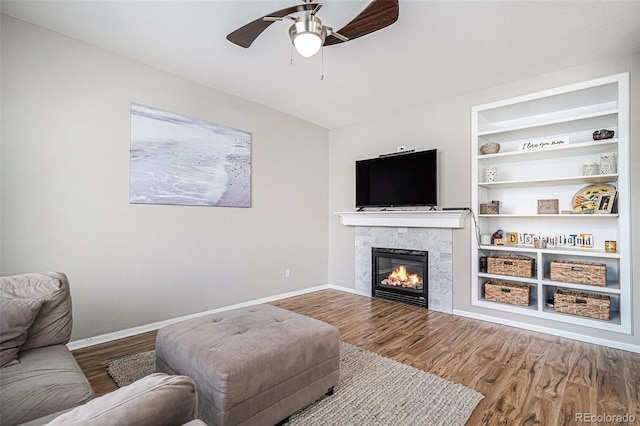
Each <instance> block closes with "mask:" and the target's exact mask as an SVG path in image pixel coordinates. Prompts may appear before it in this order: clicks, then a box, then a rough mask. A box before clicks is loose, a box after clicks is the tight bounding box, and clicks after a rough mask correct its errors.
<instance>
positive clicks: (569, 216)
mask: <svg viewBox="0 0 640 426" xmlns="http://www.w3.org/2000/svg"><path fill="white" fill-rule="evenodd" d="M478 217H482V218H497V219H507V218H544V219H567V220H575V219H577V220H587V219H596V220H600V219H602V220H607V219H617V218H618V214H617V213H611V214H577V213H576V214H573V213H571V214H479V215H478Z"/></svg>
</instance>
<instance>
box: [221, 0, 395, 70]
mask: <svg viewBox="0 0 640 426" xmlns="http://www.w3.org/2000/svg"><path fill="white" fill-rule="evenodd" d="M302 1H303V4H300V5H297V6H292V7H288V8H286V9H282V10H278V11H276V12H273V13H270V14H268V15H266V16H263V17H262V18H258V19H256V20H255V21H252V22H249V23H248V24H246V25H244V26H242V27H240V28H238V29H237V30H235V31H234V32H232V33H230V34H229V35H227V40H229V41H230V42H232V43H235V44H237V45H238V46H241V47H244V48H248V47H249V46H251V44H252V43H253V42H254V41H255V40H256V38H258V36H259V35H260V34H262V32H263V31H264V30H266V29H267V28H268V27H269V25H271V24H272V23H274V22H276V21H282V20H285V19H290V20H292V21H293V25H292V26H291V27H290V28H289V36H290V37H291V42H292V43H293V45H294V46H295V48H296V50H297V51H298V53H300V54H301V55H302V56H304V57H307V58H308V57H310V56H313V55H314V54H316V53H317V52H318V50H320V47H321V46H330V45H333V44H338V43H343V42H345V41H349V40H353V39H356V38H358V37H362V36H365V35H367V34H370V33H372V32H374V31H378V30H380V29H382V28H385V27H387V26H389V25H391V24H393V23H394V22H396V21H397V20H398V13H399V9H400V7H399V4H398V0H373V1H372V2H371V3H369V4H368V5H367V7H366V8H364V10H363V11H362V12H360V14H359V15H358V16H356V17H355V18H353V19H352V20H351V22H349V23H348V24H347V25H345V26H344V27H342V28H341V29H340V30H338V31H335V30H334V29H333V28H331V27H328V26H326V25H323V24H322V21H320V19H319V18H318V17H317V16H316V13H317V12H318V11H319V10H320V8H321V7H322V4H321V3H312V1H313V0H302ZM298 13H301V14H300V15H298V16H291V15H294V14H298Z"/></svg>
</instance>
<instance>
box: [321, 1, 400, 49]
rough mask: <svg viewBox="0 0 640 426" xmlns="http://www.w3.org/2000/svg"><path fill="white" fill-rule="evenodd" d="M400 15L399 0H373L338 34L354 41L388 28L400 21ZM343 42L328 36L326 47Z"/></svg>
mask: <svg viewBox="0 0 640 426" xmlns="http://www.w3.org/2000/svg"><path fill="white" fill-rule="evenodd" d="M399 14H400V5H399V4H398V0H373V1H372V2H371V3H369V5H367V7H366V8H364V10H363V11H362V12H360V14H359V15H358V16H356V17H355V18H353V19H352V20H351V22H349V23H348V24H347V25H345V26H344V27H342V28H341V29H339V30H338V31H336V32H337V33H339V34H341V35H343V36H344V37H346V38H348V39H349V40H353V39H354V38H358V37H362V36H365V35H367V34H370V33H372V32H374V31H378V30H381V29H383V28H384V27H388V26H389V25H391V24H393V23H394V22H396V21H397V20H398V16H399ZM343 42H344V40H340V39H339V38H337V37H334V36H327V38H326V40H325V41H324V45H325V46H330V45H332V44H338V43H343Z"/></svg>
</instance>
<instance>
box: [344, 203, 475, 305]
mask: <svg viewBox="0 0 640 426" xmlns="http://www.w3.org/2000/svg"><path fill="white" fill-rule="evenodd" d="M467 213H468V212H466V211H462V212H450V213H449V212H447V213H444V212H423V213H422V214H421V213H418V212H406V214H405V212H395V213H392V212H389V213H388V214H385V213H373V214H371V213H367V212H365V213H338V214H340V215H341V223H342V224H343V225H345V226H355V292H356V293H357V294H361V295H364V296H369V297H371V248H372V247H385V248H396V249H411V250H425V251H428V252H429V272H428V277H429V284H428V290H429V300H428V304H427V306H428V309H432V310H434V311H440V312H445V313H449V314H450V313H452V311H453V263H452V258H453V231H452V228H461V227H463V226H464V223H463V218H464V216H466V214H467ZM372 220H374V221H372ZM445 221H446V222H445ZM361 225H363V226H361ZM369 225H371V226H369ZM404 226H409V227H404Z"/></svg>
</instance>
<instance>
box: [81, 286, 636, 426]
mask: <svg viewBox="0 0 640 426" xmlns="http://www.w3.org/2000/svg"><path fill="white" fill-rule="evenodd" d="M272 304H273V305H275V306H279V307H281V308H284V309H288V310H291V311H294V312H298V313H300V314H303V315H307V316H310V317H313V318H317V319H319V320H322V321H325V322H327V323H329V324H333V325H334V326H336V327H337V328H338V329H339V330H340V334H341V338H342V340H343V341H345V342H347V343H350V344H352V345H355V346H359V347H361V348H364V349H367V350H369V351H372V352H376V353H378V354H380V355H383V356H386V357H388V358H393V359H395V360H397V361H400V362H403V363H405V364H408V365H411V366H413V367H415V368H418V369H421V370H424V371H428V372H430V373H433V374H437V375H438V376H440V377H443V378H445V379H448V380H451V381H454V382H457V383H461V384H463V385H465V386H468V387H470V388H472V389H475V390H477V391H478V392H480V393H482V394H483V395H484V396H485V399H484V400H483V401H482V402H481V403H480V404H479V405H478V407H477V408H476V410H475V411H474V413H473V415H472V417H471V418H470V419H469V423H468V424H469V425H479V424H483V425H516V424H517V425H571V424H580V421H579V420H580V419H579V418H576V414H578V413H590V415H592V416H595V415H609V416H616V415H620V416H622V415H625V414H627V415H632V416H635V419H636V420H635V424H640V354H637V353H632V352H627V351H622V350H617V349H611V348H607V347H604V346H598V345H593V344H588V343H584V342H579V341H575V340H570V339H565V338H560V337H554V336H549V335H546V334H541V333H535V332H529V331H526V330H520V329H517V328H512V327H506V326H500V325H496V324H492V323H487V322H483V321H479V320H473V319H469V318H463V317H458V316H453V315H448V314H443V313H440V312H435V311H429V310H427V309H424V308H419V307H414V306H410V305H405V304H400V303H396V302H391V301H386V300H382V299H371V298H368V297H363V296H356V295H352V294H349V293H345V292H341V291H336V290H323V291H318V292H314V293H309V294H306V295H301V296H295V297H291V298H288V299H283V300H279V301H276V302H273V303H272ZM155 334H156V333H155V332H150V333H145V334H141V335H139V336H134V337H130V338H127V339H121V340H117V341H114V342H109V343H105V344H101V345H96V346H92V347H89V348H84V349H79V350H76V351H74V356H75V357H76V360H77V361H78V363H79V364H80V366H81V367H82V369H83V371H84V372H85V374H86V375H87V377H88V378H89V380H90V382H91V384H92V385H93V386H94V389H95V391H96V393H97V394H99V395H102V394H105V393H108V392H111V391H113V390H115V389H116V388H117V387H116V385H115V383H114V382H113V380H111V378H110V377H109V376H108V374H107V372H106V368H107V367H106V366H107V364H108V363H109V362H110V361H111V360H113V359H117V358H119V357H122V356H124V355H128V354H133V353H137V352H142V351H147V350H152V349H154V345H155ZM584 416H586V414H585V415H584ZM583 418H584V417H583ZM592 424H594V423H592ZM599 424H616V422H612V423H599ZM631 424H633V423H631Z"/></svg>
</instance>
